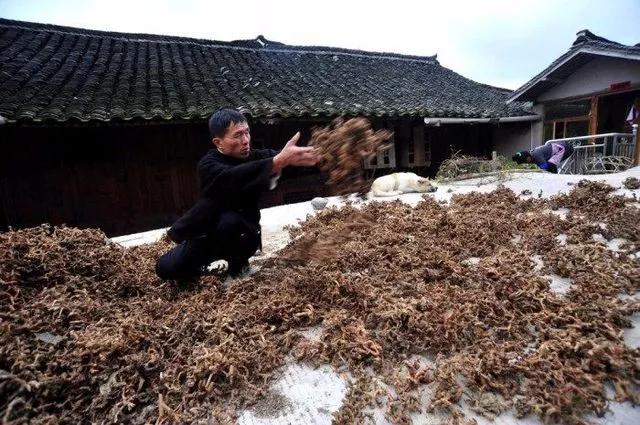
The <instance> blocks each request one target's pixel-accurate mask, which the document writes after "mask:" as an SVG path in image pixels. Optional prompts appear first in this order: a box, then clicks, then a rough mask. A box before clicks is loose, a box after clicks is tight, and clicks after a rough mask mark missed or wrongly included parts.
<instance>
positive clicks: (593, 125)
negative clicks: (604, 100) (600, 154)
mask: <svg viewBox="0 0 640 425" xmlns="http://www.w3.org/2000/svg"><path fill="white" fill-rule="evenodd" d="M598 99H599V98H598V96H593V97H591V111H589V135H593V134H598ZM594 143H595V140H594V139H589V144H590V145H593V144H594Z"/></svg>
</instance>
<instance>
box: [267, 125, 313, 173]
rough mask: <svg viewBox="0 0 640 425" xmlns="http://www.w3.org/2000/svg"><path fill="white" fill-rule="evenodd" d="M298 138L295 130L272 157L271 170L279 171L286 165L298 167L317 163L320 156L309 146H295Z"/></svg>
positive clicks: (298, 135)
mask: <svg viewBox="0 0 640 425" xmlns="http://www.w3.org/2000/svg"><path fill="white" fill-rule="evenodd" d="M298 140H300V132H297V133H296V134H295V135H294V136H293V137H292V138H291V140H289V141H288V142H287V144H286V145H284V148H282V150H281V151H280V153H278V154H277V155H276V156H274V157H273V172H274V173H279V172H280V171H281V170H282V169H283V168H284V167H286V166H288V165H293V166H298V167H312V166H314V165H316V164H317V163H318V161H319V160H320V157H319V156H318V154H317V153H315V152H314V150H313V148H312V147H310V146H306V147H302V146H296V143H298Z"/></svg>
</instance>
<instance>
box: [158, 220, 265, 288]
mask: <svg viewBox="0 0 640 425" xmlns="http://www.w3.org/2000/svg"><path fill="white" fill-rule="evenodd" d="M260 246H261V238H260V226H259V225H257V226H256V225H253V224H252V223H250V222H248V221H247V220H246V219H245V218H244V217H242V215H241V214H239V213H238V212H235V211H225V212H222V213H221V214H220V219H219V221H218V225H217V227H216V229H215V230H214V231H213V232H212V233H211V234H209V235H205V236H201V237H199V238H196V239H191V240H186V241H184V242H182V243H180V244H178V245H177V246H176V247H174V248H173V249H171V250H170V251H169V252H167V253H166V254H164V255H162V256H161V257H160V258H159V259H158V262H157V263H156V274H157V275H158V277H160V278H161V279H164V280H174V279H188V278H192V277H195V276H197V275H199V274H200V273H201V272H202V270H203V268H204V267H206V266H207V265H208V264H210V263H211V262H212V261H215V260H220V259H222V260H226V261H227V262H228V263H229V274H236V273H239V272H240V271H241V270H242V267H243V266H244V265H246V264H247V262H248V260H249V257H251V256H252V255H253V254H255V252H256V251H257V250H258V248H260Z"/></svg>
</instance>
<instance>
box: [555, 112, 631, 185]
mask: <svg viewBox="0 0 640 425" xmlns="http://www.w3.org/2000/svg"><path fill="white" fill-rule="evenodd" d="M637 134H638V125H637V124H634V125H633V132H632V133H606V134H593V135H590V136H580V137H567V138H564V139H553V140H548V141H547V142H546V143H545V144H548V143H554V142H555V143H558V142H570V143H571V144H572V145H573V154H571V156H569V158H567V159H566V160H565V161H564V162H563V163H562V164H561V165H560V167H559V168H558V173H559V174H603V173H615V172H618V171H624V170H626V169H627V168H629V167H631V166H633V161H634V158H635V157H634V155H635V151H636V140H637Z"/></svg>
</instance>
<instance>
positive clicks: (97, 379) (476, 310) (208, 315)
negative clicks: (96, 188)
mask: <svg viewBox="0 0 640 425" xmlns="http://www.w3.org/2000/svg"><path fill="white" fill-rule="evenodd" d="M558 208H567V209H569V213H568V215H567V216H566V218H565V219H560V218H559V217H558V216H557V215H556V214H554V213H553V212H552V210H554V209H558ZM638 222H640V208H637V207H636V206H634V205H633V200H630V199H627V198H623V197H621V196H617V195H615V194H613V193H612V190H611V188H610V187H608V186H605V185H601V184H599V183H588V182H587V183H580V184H578V185H576V186H575V187H574V188H573V190H572V191H571V193H569V194H567V195H561V196H557V197H555V198H552V199H550V200H545V199H527V200H522V199H520V198H518V197H517V196H516V195H515V194H514V193H513V192H512V191H510V190H508V189H505V188H500V189H498V190H496V191H494V192H491V193H486V194H481V193H470V194H465V195H454V196H453V198H452V200H451V202H450V203H449V204H440V203H438V202H436V201H434V200H433V199H431V198H425V200H424V201H422V202H421V203H420V204H418V205H417V206H416V207H415V208H412V207H410V206H408V205H406V204H403V203H401V202H384V203H382V202H374V203H370V204H367V205H358V206H355V205H350V206H346V207H344V208H341V209H335V208H334V209H327V210H323V211H321V212H320V213H318V214H317V215H315V216H314V217H313V218H311V219H309V220H307V221H306V222H305V223H303V224H302V225H301V226H300V227H299V228H296V229H295V230H294V231H293V232H294V236H295V237H294V239H293V240H292V242H291V243H290V244H289V245H288V246H287V247H286V248H285V249H284V250H283V251H282V252H281V253H280V255H281V256H282V257H289V258H301V256H300V253H302V254H303V255H302V259H303V260H304V261H297V262H291V261H289V262H277V261H276V262H273V263H272V264H270V265H267V266H265V267H264V268H263V269H261V270H260V271H258V272H257V273H255V274H253V275H252V276H250V277H248V278H245V279H242V280H239V281H234V282H232V283H231V284H230V285H229V286H228V287H226V288H225V287H223V286H222V285H221V283H220V282H219V281H218V280H217V279H216V278H214V277H204V278H202V279H201V281H200V282H199V283H198V284H197V285H190V286H186V287H185V286H182V287H180V286H176V285H174V284H169V283H161V282H159V281H158V280H157V278H156V277H155V275H154V271H153V265H154V262H155V259H156V258H157V256H158V255H159V254H160V253H161V252H164V251H166V247H165V246H162V245H161V244H163V243H166V242H162V243H160V244H156V245H151V246H146V247H141V248H134V249H125V248H122V247H120V246H118V245H115V244H113V243H110V242H108V241H107V240H106V239H105V237H104V235H103V234H102V233H101V232H98V231H95V230H78V229H70V228H59V227H51V226H41V227H37V228H33V229H26V230H20V231H11V232H6V233H2V234H0V417H1V418H3V421H4V422H6V423H26V422H30V423H56V422H59V423H85V422H114V423H134V424H138V423H139V424H143V423H153V422H158V423H198V422H200V423H208V422H214V423H215V422H216V421H217V422H219V423H229V422H232V421H233V420H234V418H236V417H237V415H238V412H239V411H241V410H242V409H245V408H248V407H251V406H252V405H254V404H255V403H257V402H259V401H260V400H265V398H268V397H269V394H270V392H269V391H270V390H269V388H270V385H271V384H272V383H273V382H274V381H275V380H276V379H277V378H278V377H279V376H280V374H281V373H282V368H283V366H285V365H286V364H287V362H289V361H295V360H297V361H300V362H305V361H306V362H310V363H311V364H331V365H333V366H334V367H336V368H337V369H338V370H341V371H344V372H348V373H350V375H351V377H352V381H351V383H350V384H349V385H350V387H349V390H348V391H347V394H346V396H345V399H344V400H343V403H342V406H341V407H340V409H339V411H337V412H335V413H334V421H335V422H336V423H344V424H355V423H365V422H366V421H367V420H368V419H367V417H368V415H371V411H372V409H381V410H382V412H383V413H382V414H383V415H385V416H386V418H387V419H388V420H389V421H391V422H392V423H397V424H404V423H410V419H411V416H412V415H430V414H434V415H439V416H436V417H440V418H442V420H443V422H444V423H452V424H453V423H465V424H471V423H473V418H472V417H469V416H468V415H469V412H468V411H465V410H464V409H463V408H462V406H463V405H466V406H469V407H470V408H471V409H472V411H473V412H475V413H477V414H481V415H484V416H487V417H495V416H497V415H500V414H501V412H503V411H505V410H507V409H512V410H514V411H515V413H516V414H517V415H518V416H525V415H528V414H533V415H537V416H539V417H540V418H541V419H543V420H545V421H547V422H561V423H569V424H577V423H582V422H584V420H585V419H584V417H585V415H588V414H596V415H601V414H603V413H604V411H605V410H606V409H607V405H608V404H609V403H611V402H612V401H611V400H609V397H610V396H608V394H607V387H608V386H610V387H611V388H612V389H613V391H614V392H615V396H614V397H615V400H617V401H619V402H624V401H629V402H631V403H634V404H637V403H639V402H640V392H639V387H638V382H640V350H638V349H637V348H630V347H628V346H627V345H625V343H624V340H623V335H622V330H623V329H624V328H625V327H628V326H629V325H630V321H629V318H628V317H629V315H630V314H632V313H633V312H637V311H640V303H638V302H637V301H634V299H633V298H628V297H627V298H622V297H619V295H620V293H629V294H633V293H636V292H637V291H638V290H640V259H638V257H637V256H636V255H635V252H636V251H637V248H635V247H637V246H638V242H639V241H638V239H639V238H640V235H639V234H638V231H637V230H634V229H637V225H636V223H638ZM349 223H352V224H353V225H351V226H349ZM603 228H604V229H605V230H602V229H603ZM598 229H600V230H598ZM596 231H602V232H604V233H603V235H604V237H605V238H606V239H614V238H625V239H626V240H627V244H625V245H623V246H621V248H620V249H618V250H611V249H609V248H608V247H607V246H606V245H605V244H603V243H602V242H601V241H599V240H596V239H594V238H593V237H592V235H593V233H595V232H596ZM344 234H348V235H349V237H348V238H345V237H344ZM559 235H566V236H567V237H566V238H565V239H564V242H561V240H562V238H558V236H559ZM332 239H336V240H338V241H339V243H338V244H333V243H331V240H332ZM310 240H322V244H320V245H318V246H317V247H316V248H315V250H314V249H311V250H305V247H307V246H314V245H313V244H311V243H310ZM327 246H331V247H333V248H332V249H326V247H327ZM305 255H306V257H305ZM307 260H308V261H307ZM471 260H473V261H471ZM550 274H556V275H558V276H559V277H563V278H567V279H570V282H571V285H570V287H568V288H567V289H566V291H565V292H564V293H559V292H557V291H556V290H555V289H554V287H553V285H551V283H550V279H549V277H548V275H550ZM309 327H318V328H319V329H320V333H321V335H320V337H319V340H311V339H308V338H306V337H304V336H303V334H302V333H301V330H304V329H308V328H309ZM292 359H295V360H292ZM285 404H286V403H285ZM258 407H260V404H258ZM258 407H257V408H258Z"/></svg>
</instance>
